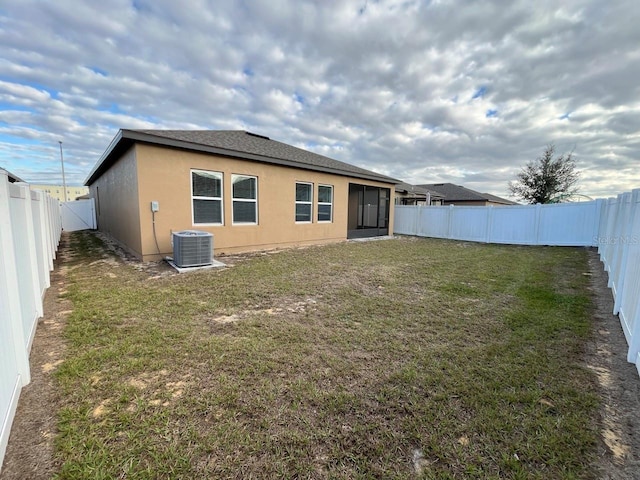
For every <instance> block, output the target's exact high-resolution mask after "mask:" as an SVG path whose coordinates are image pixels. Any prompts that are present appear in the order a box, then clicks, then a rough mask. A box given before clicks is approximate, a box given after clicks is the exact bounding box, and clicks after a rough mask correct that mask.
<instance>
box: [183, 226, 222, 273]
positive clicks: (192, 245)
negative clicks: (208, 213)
mask: <svg viewBox="0 0 640 480" xmlns="http://www.w3.org/2000/svg"><path fill="white" fill-rule="evenodd" d="M173 263H175V264H176V266H178V267H180V268H182V267H199V266H202V265H211V264H212V263H213V235H211V234H210V233H208V232H201V231H199V230H183V231H181V232H173Z"/></svg>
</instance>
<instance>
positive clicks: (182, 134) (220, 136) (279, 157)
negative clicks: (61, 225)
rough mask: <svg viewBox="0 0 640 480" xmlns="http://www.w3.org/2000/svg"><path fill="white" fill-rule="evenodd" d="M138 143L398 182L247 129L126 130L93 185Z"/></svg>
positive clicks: (104, 157)
mask: <svg viewBox="0 0 640 480" xmlns="http://www.w3.org/2000/svg"><path fill="white" fill-rule="evenodd" d="M135 142H139V143H147V144H152V145H161V146H165V147H170V148H179V149H183V150H192V151H196V152H204V153H213V154H216V155H222V156H225V157H233V158H241V159H245V160H251V161H256V162H263V163H271V164H275V165H283V166H287V167H295V168H302V169H305V170H314V171H318V172H326V173H333V174H336V175H343V176H349V177H356V178H362V179H366V180H373V181H378V182H385V183H398V180H396V179H393V178H391V177H387V176H385V175H381V174H379V173H375V172H372V171H369V170H365V169H364V168H359V167H356V166H354V165H350V164H348V163H344V162H340V161H338V160H334V159H332V158H329V157H325V156H323V155H318V154H317V153H312V152H309V151H307V150H303V149H301V148H297V147H294V146H292V145H287V144H286V143H282V142H277V141H275V140H271V139H270V138H269V137H265V136H262V135H257V134H255V133H250V132H245V131H244V130H127V129H122V130H120V131H119V132H118V134H117V135H116V137H115V138H114V139H113V141H112V142H111V144H110V145H109V147H108V148H107V151H106V152H105V153H104V154H103V155H102V157H101V158H100V160H99V161H98V163H97V164H96V166H95V167H94V169H93V170H92V171H91V173H90V174H89V176H88V177H87V180H86V181H85V185H91V184H92V183H93V182H94V181H95V180H96V179H97V178H98V177H100V176H101V175H102V174H103V173H104V172H105V171H106V170H108V169H109V167H110V166H111V165H112V164H113V163H114V162H115V161H116V160H117V159H118V158H119V157H120V156H121V155H122V154H123V153H124V152H125V151H126V150H128V149H129V148H130V147H131V145H133V144H134V143H135Z"/></svg>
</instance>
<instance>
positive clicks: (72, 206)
mask: <svg viewBox="0 0 640 480" xmlns="http://www.w3.org/2000/svg"><path fill="white" fill-rule="evenodd" d="M60 205H61V208H60V211H61V213H62V229H63V230H64V231H65V232H75V231H76V230H95V228H96V209H95V207H94V203H93V198H89V199H87V200H76V201H74V202H64V203H61V204H60Z"/></svg>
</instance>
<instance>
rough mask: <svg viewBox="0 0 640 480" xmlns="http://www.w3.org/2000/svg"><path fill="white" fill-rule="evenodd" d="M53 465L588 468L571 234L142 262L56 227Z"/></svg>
mask: <svg viewBox="0 0 640 480" xmlns="http://www.w3.org/2000/svg"><path fill="white" fill-rule="evenodd" d="M73 238H74V241H75V244H76V249H77V250H78V252H81V254H79V255H78V257H77V258H76V259H75V260H74V261H73V262H72V263H71V264H70V265H69V268H68V278H69V281H70V282H71V286H70V288H69V291H68V293H67V297H68V298H69V299H70V300H71V301H72V302H73V311H72V312H71V313H70V316H69V319H68V324H67V327H66V336H67V342H68V349H67V353H66V359H65V361H64V363H63V364H61V365H60V366H59V367H58V370H57V379H58V382H59V385H60V388H61V389H62V392H63V395H64V407H63V408H62V410H61V411H60V412H59V414H58V418H59V422H58V427H59V431H60V434H59V436H58V438H57V444H56V445H57V455H58V458H59V461H60V462H61V464H62V468H61V471H60V474H59V476H60V478H251V477H253V478H295V477H298V478H372V477H375V478H416V477H421V478H545V479H547V478H590V477H591V476H592V472H591V470H590V464H591V462H592V460H593V456H594V454H595V439H596V431H595V426H594V423H595V422H594V418H595V416H596V411H597V401H596V396H595V394H594V386H593V374H592V373H591V372H590V371H588V370H587V369H585V368H583V367H582V363H581V360H582V356H583V350H584V344H585V341H586V340H587V337H588V336H589V332H590V324H589V313H590V308H591V303H590V299H589V295H588V292H587V282H588V280H587V277H585V276H583V275H582V273H583V272H585V271H586V268H587V267H586V255H585V252H584V251H583V250H580V249H567V248H527V247H509V246H495V245H494V246H492V245H471V244H467V243H461V242H448V241H438V240H428V239H408V238H404V239H397V240H390V241H381V242H366V243H348V244H340V245H331V246H324V247H317V248H305V249H300V250H290V251H286V252H282V253H279V254H277V255H261V256H253V257H251V258H248V259H246V260H244V261H238V262H237V263H236V265H235V266H234V267H233V268H229V269H224V270H222V271H205V272H200V273H191V274H187V275H153V276H151V275H149V273H148V272H146V271H145V270H144V269H141V268H134V266H132V265H129V264H126V263H123V262H121V261H119V260H117V259H115V258H113V257H109V256H108V255H106V256H105V253H104V249H103V248H102V247H101V245H100V244H99V242H97V241H96V239H95V237H93V236H92V235H91V234H87V233H78V234H76V235H75V236H74V237H73Z"/></svg>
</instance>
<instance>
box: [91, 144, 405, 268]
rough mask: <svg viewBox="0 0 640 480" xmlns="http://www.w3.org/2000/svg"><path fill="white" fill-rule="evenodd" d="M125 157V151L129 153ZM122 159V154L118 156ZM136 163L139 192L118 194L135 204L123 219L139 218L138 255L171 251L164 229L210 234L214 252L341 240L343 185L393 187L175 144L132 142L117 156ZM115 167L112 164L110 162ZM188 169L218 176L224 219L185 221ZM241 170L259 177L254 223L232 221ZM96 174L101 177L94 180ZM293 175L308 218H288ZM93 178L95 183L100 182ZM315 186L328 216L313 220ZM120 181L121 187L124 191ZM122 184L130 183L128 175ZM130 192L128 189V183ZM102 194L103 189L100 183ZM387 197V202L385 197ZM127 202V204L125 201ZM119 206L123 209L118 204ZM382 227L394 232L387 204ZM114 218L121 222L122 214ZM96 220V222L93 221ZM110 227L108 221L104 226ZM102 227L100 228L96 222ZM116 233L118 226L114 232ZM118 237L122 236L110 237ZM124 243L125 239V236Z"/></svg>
mask: <svg viewBox="0 0 640 480" xmlns="http://www.w3.org/2000/svg"><path fill="white" fill-rule="evenodd" d="M128 156H129V157H130V156H131V154H130V153H129V154H128ZM120 163H123V162H122V160H121V161H120V162H119V164H120ZM124 163H126V164H127V165H129V164H131V163H134V164H135V165H136V166H137V178H138V179H139V182H138V190H137V192H136V194H137V199H136V200H134V199H132V198H131V196H130V195H127V198H126V199H124V198H121V199H119V200H118V202H119V203H124V202H126V203H127V204H128V205H131V206H132V208H133V206H134V205H138V207H137V211H136V212H135V214H132V215H131V216H130V217H127V218H126V222H127V223H129V222H131V223H133V222H136V221H137V218H139V224H140V237H139V240H138V242H137V243H135V245H136V246H135V248H132V250H135V251H137V252H141V254H140V255H138V256H139V257H140V258H142V259H143V260H155V259H158V258H160V257H161V256H166V255H171V253H172V248H171V241H170V240H171V232H172V231H180V230H187V229H197V230H203V231H207V232H211V233H212V234H213V235H214V250H215V253H216V254H219V253H234V252H243V251H251V250H264V249H270V248H278V247H285V246H292V245H304V244H318V243H325V242H336V241H341V240H345V239H346V238H347V214H348V208H347V206H348V197H349V183H350V182H351V183H358V184H365V185H372V186H378V187H383V188H391V193H392V194H393V185H389V184H385V183H381V182H370V181H367V180H360V179H356V178H349V177H342V176H338V175H331V174H326V173H320V172H311V171H306V170H301V169H295V168H288V167H282V166H276V165H268V164H265V163H260V162H251V161H246V160H236V159H229V158H223V157H216V156H213V155H207V154H200V153H195V152H187V151H183V150H177V149H169V148H162V147H156V146H151V145H141V144H137V145H136V147H135V157H134V161H133V162H132V161H131V159H130V160H129V161H127V162H124ZM116 166H117V165H116ZM191 169H199V170H211V171H217V172H222V174H223V210H224V225H220V226H203V225H194V224H193V222H192V203H191ZM120 172H121V173H117V172H115V171H114V169H113V168H112V169H111V170H110V171H109V172H107V174H105V175H103V177H104V176H107V175H108V176H109V178H110V179H111V178H113V177H114V176H116V175H121V174H123V173H125V174H126V175H128V176H129V178H130V177H131V172H130V171H122V169H120ZM232 174H245V175H254V176H257V177H258V225H232V216H231V209H232V202H231V175H232ZM100 180H102V178H101V179H100ZM297 181H300V182H310V183H313V184H314V188H313V191H314V203H313V214H314V215H313V216H314V218H313V223H310V224H299V223H296V222H295V184H296V182H297ZM99 183H100V181H98V182H96V184H99ZM319 184H323V185H333V187H334V192H333V194H334V202H333V222H332V223H318V222H317V220H316V215H317V188H318V185H319ZM124 188H125V187H124V186H123V189H124ZM126 188H130V185H129V182H128V181H127V186H126ZM132 191H134V190H133V189H132ZM100 194H101V196H102V187H101V188H100ZM152 201H157V202H159V206H160V209H159V211H158V212H157V213H156V215H155V217H156V218H155V220H156V222H155V227H156V235H157V241H158V246H159V250H160V254H158V248H156V244H155V241H154V236H153V221H152V213H151V206H150V204H151V202H152ZM392 201H393V200H392ZM129 202H130V203H129ZM120 210H122V209H120ZM390 210H391V211H390V213H389V216H390V218H389V232H393V207H392V206H390ZM118 216H119V217H120V220H121V221H122V217H121V216H120V215H118ZM98 221H99V222H100V220H98ZM109 227H110V228H111V230H112V231H114V232H115V230H114V227H113V226H112V225H111V224H109ZM100 229H102V226H100ZM125 232H126V233H127V238H130V237H131V235H129V233H135V227H134V226H133V225H127V226H126V228H123V229H122V233H125ZM120 233H121V232H118V234H120ZM116 238H117V239H119V240H120V241H123V240H122V239H121V238H118V237H116ZM127 241H129V240H127Z"/></svg>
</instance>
